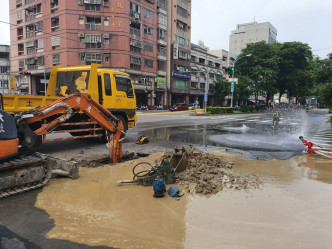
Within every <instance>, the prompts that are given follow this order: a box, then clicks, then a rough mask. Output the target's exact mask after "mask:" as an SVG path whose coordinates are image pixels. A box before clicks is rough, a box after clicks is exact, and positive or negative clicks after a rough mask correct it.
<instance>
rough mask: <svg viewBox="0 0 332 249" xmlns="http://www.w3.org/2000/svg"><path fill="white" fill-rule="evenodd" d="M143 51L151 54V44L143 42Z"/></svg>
mask: <svg viewBox="0 0 332 249" xmlns="http://www.w3.org/2000/svg"><path fill="white" fill-rule="evenodd" d="M144 50H145V51H149V52H153V44H151V43H147V42H144Z"/></svg>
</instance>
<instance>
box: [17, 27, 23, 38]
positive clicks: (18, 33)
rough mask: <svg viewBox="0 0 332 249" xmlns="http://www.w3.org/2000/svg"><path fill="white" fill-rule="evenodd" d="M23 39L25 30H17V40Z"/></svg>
mask: <svg viewBox="0 0 332 249" xmlns="http://www.w3.org/2000/svg"><path fill="white" fill-rule="evenodd" d="M22 38H23V28H22V27H19V28H17V40H21V39H22Z"/></svg>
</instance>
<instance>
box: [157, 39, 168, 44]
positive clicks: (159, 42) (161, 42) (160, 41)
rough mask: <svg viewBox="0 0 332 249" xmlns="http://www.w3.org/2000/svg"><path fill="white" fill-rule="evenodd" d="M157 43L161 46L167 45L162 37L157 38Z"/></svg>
mask: <svg viewBox="0 0 332 249" xmlns="http://www.w3.org/2000/svg"><path fill="white" fill-rule="evenodd" d="M157 43H158V44H159V45H162V46H167V42H166V41H165V40H163V39H158V41H157Z"/></svg>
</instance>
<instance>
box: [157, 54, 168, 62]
mask: <svg viewBox="0 0 332 249" xmlns="http://www.w3.org/2000/svg"><path fill="white" fill-rule="evenodd" d="M157 59H158V60H160V61H166V56H165V55H162V54H158V55H157Z"/></svg>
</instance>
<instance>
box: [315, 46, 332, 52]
mask: <svg viewBox="0 0 332 249" xmlns="http://www.w3.org/2000/svg"><path fill="white" fill-rule="evenodd" d="M331 48H332V47H329V48H320V49H315V50H312V51H320V50H325V49H331Z"/></svg>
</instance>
